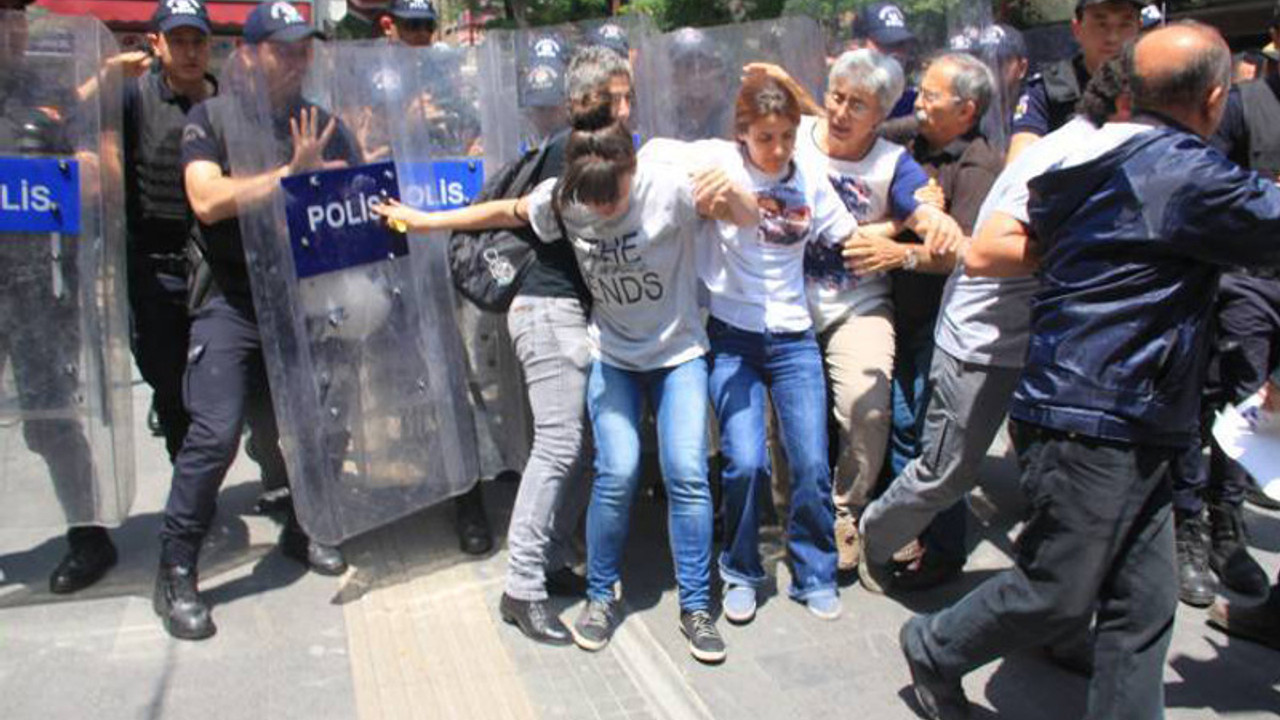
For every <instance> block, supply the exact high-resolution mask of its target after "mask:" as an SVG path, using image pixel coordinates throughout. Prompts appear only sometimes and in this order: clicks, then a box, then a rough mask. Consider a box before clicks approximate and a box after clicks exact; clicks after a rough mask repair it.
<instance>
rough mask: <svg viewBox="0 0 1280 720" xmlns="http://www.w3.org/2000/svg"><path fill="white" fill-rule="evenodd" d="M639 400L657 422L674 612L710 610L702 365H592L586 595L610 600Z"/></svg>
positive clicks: (633, 480) (626, 513)
mask: <svg viewBox="0 0 1280 720" xmlns="http://www.w3.org/2000/svg"><path fill="white" fill-rule="evenodd" d="M646 399H647V400H648V402H649V405H650V406H651V407H652V409H653V414H654V416H655V417H656V418H657V424H658V464H659V466H660V467H661V468H662V478H663V480H664V481H665V483H666V489H667V532H668V533H669V534H670V537H671V556H672V558H673V559H674V561H675V570H676V584H677V585H678V586H679V591H680V609H681V610H685V611H689V612H692V611H694V610H707V609H708V608H709V607H710V605H711V511H712V508H711V486H710V484H709V483H708V482H707V414H708V407H707V360H706V358H705V357H698V358H694V359H693V360H689V361H687V362H684V363H681V364H680V365H676V366H674V367H669V368H658V369H656V370H640V371H637V370H624V369H622V368H618V367H614V366H612V365H609V364H607V363H604V362H601V361H599V360H597V361H595V362H594V363H592V365H591V376H590V378H589V379H588V380H587V409H588V411H589V412H590V414H591V426H592V430H593V432H594V435H595V442H596V464H595V468H596V478H595V484H594V486H592V489H591V504H590V506H589V507H588V508H587V597H588V598H590V599H592V600H609V599H612V598H613V588H614V585H615V584H616V583H617V582H618V579H619V576H620V574H621V573H620V568H621V564H622V550H623V548H624V547H625V546H626V542H627V526H628V525H629V523H630V517H631V501H632V499H633V498H634V497H635V491H636V485H637V484H638V482H639V480H640V421H641V419H642V418H643V417H644V415H643V413H644V406H645V401H646Z"/></svg>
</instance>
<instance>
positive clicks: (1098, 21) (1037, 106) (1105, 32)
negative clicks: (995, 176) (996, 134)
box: [1009, 0, 1147, 162]
mask: <svg viewBox="0 0 1280 720" xmlns="http://www.w3.org/2000/svg"><path fill="white" fill-rule="evenodd" d="M1146 4H1147V2H1146V0H1076V13H1075V17H1074V18H1072V20H1071V34H1072V35H1074V36H1075V39H1076V42H1078V43H1079V44H1080V53H1079V54H1078V55H1076V56H1075V57H1073V58H1071V59H1070V60H1063V61H1061V62H1057V63H1053V64H1051V65H1048V66H1047V67H1045V68H1044V71H1043V72H1041V73H1040V74H1039V75H1036V76H1035V77H1033V78H1031V80H1030V81H1029V82H1028V83H1027V89H1026V92H1024V93H1023V94H1022V96H1021V97H1020V98H1018V104H1017V106H1016V107H1015V108H1014V112H1013V136H1012V137H1010V139H1009V161H1010V162H1012V161H1013V159H1014V158H1016V157H1018V154H1019V153H1021V152H1022V151H1023V150H1025V149H1026V148H1027V146H1028V145H1030V144H1031V143H1033V142H1035V141H1036V139H1038V138H1040V137H1041V136H1043V135H1047V134H1048V133H1050V132H1052V131H1054V130H1057V129H1058V128H1060V127H1062V126H1063V125H1064V124H1065V123H1066V122H1067V121H1068V120H1070V119H1071V116H1072V115H1073V114H1074V113H1075V106H1076V102H1077V101H1079V100H1080V92H1081V90H1082V89H1083V88H1084V86H1085V85H1088V84H1089V78H1090V77H1092V76H1093V74H1094V73H1095V72H1097V71H1098V68H1099V67H1101V66H1102V63H1104V62H1106V61H1108V60H1110V59H1111V58H1113V57H1115V56H1116V55H1117V54H1119V52H1120V49H1121V48H1123V47H1124V44H1125V43H1127V42H1129V41H1130V40H1132V39H1134V38H1135V37H1137V36H1138V33H1139V32H1140V31H1141V30H1142V16H1141V12H1142V8H1143V7H1144V6H1146Z"/></svg>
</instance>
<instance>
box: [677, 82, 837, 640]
mask: <svg viewBox="0 0 1280 720" xmlns="http://www.w3.org/2000/svg"><path fill="white" fill-rule="evenodd" d="M800 115H801V101H800V98H799V97H798V95H797V93H796V92H795V90H794V89H793V88H792V86H791V84H790V83H788V82H784V81H780V80H777V79H774V78H771V77H769V76H767V75H766V74H765V73H759V72H749V73H748V74H747V76H746V78H745V79H744V81H743V85H742V89H741V90H740V92H739V94H738V98H737V101H736V105H735V116H734V127H735V132H736V133H737V142H729V141H725V140H704V141H700V142H698V143H694V145H693V150H694V152H693V153H692V155H691V157H696V158H697V159H698V161H699V162H703V163H705V162H710V163H712V164H714V165H715V166H716V167H717V168H718V170H716V171H715V172H714V173H713V175H714V181H713V182H711V183H710V185H711V186H712V187H715V188H723V189H724V193H725V194H724V196H723V197H721V196H713V198H712V200H711V201H712V202H715V201H717V200H724V201H727V196H728V194H729V193H731V192H736V188H738V187H742V188H746V189H747V191H748V192H749V193H750V194H751V195H753V196H754V201H755V202H756V204H757V206H758V212H759V215H760V220H759V222H758V223H756V224H753V225H743V226H735V225H730V224H728V223H723V222H720V223H708V224H706V225H704V234H705V235H706V237H704V239H703V240H702V241H700V243H699V271H700V274H701V276H702V279H703V282H704V283H705V284H706V286H707V289H708V290H709V291H710V311H711V319H710V321H709V322H708V326H707V332H708V335H709V339H710V342H711V376H710V389H711V397H712V402H713V404H714V405H715V411H716V415H717V419H718V420H719V425H720V442H721V451H722V453H723V455H724V457H725V460H726V464H725V467H724V468H723V472H722V482H723V485H724V488H723V490H724V512H725V548H724V550H723V552H722V553H721V555H720V575H721V577H722V578H723V579H724V581H725V584H726V591H725V597H724V613H725V617H727V618H728V619H729V620H730V621H732V622H738V623H745V622H749V621H750V620H751V619H752V618H753V617H754V616H755V611H756V594H757V589H758V588H759V587H760V585H761V584H763V582H764V580H765V570H764V567H763V564H762V562H761V558H760V549H759V516H758V512H759V507H760V503H761V501H762V498H761V495H762V494H764V495H765V496H766V497H767V493H768V492H769V481H770V472H769V457H768V449H767V441H766V430H765V413H766V411H767V410H766V408H767V404H766V395H767V396H768V397H769V398H771V399H772V401H773V407H774V409H775V412H776V415H777V420H778V430H779V434H780V437H781V440H782V446H783V449H784V451H785V453H786V457H787V461H788V464H789V465H790V467H791V471H792V474H793V482H792V485H791V502H790V516H789V518H788V520H787V538H788V554H789V558H790V565H791V587H790V589H789V594H790V596H791V597H792V598H793V599H795V600H797V601H799V602H802V603H804V604H805V605H806V606H807V607H808V609H809V610H810V611H811V612H812V613H813V614H814V615H816V616H818V617H820V618H823V619H835V618H836V617H838V616H839V614H840V598H839V595H838V593H837V590H836V549H835V539H834V535H833V526H834V508H833V505H832V501H831V472H830V468H829V467H828V464H827V426H826V407H827V390H826V383H825V382H824V378H823V369H822V357H821V355H820V353H819V350H818V343H817V340H816V338H815V335H814V329H813V323H812V321H811V320H810V317H809V308H808V305H807V301H806V299H805V287H804V254H805V247H806V245H807V244H808V243H811V242H814V241H819V240H821V241H829V242H833V243H841V242H843V241H844V240H845V239H846V238H847V237H849V236H851V235H853V233H854V232H855V230H856V229H857V227H858V223H857V220H856V219H855V218H854V217H853V216H852V215H851V214H850V213H849V212H848V211H847V210H846V209H845V207H844V205H843V204H842V203H841V202H840V199H839V197H838V196H837V195H836V193H835V191H834V190H833V189H832V188H831V185H830V183H828V182H827V180H826V177H825V176H824V175H823V174H822V173H815V172H813V171H812V169H810V168H805V167H803V166H801V165H799V164H797V163H796V162H795V160H794V158H793V154H794V150H795V143H796V130H797V127H798V125H799V123H800Z"/></svg>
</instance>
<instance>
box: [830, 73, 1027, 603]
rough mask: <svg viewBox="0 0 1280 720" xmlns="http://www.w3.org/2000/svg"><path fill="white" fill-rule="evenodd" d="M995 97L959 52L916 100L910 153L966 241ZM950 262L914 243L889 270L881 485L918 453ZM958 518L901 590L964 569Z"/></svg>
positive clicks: (947, 517) (991, 166)
mask: <svg viewBox="0 0 1280 720" xmlns="http://www.w3.org/2000/svg"><path fill="white" fill-rule="evenodd" d="M994 90H995V79H994V77H993V75H992V73H991V70H990V69H989V68H988V67H987V66H986V65H985V64H984V63H983V62H982V61H981V60H978V59H977V58H975V57H973V56H972V55H969V54H966V53H948V54H945V55H941V56H939V57H937V58H935V59H934V60H933V62H931V63H930V64H929V67H928V68H927V69H926V70H925V74H924V77H923V78H922V79H921V82H920V95H919V96H918V97H917V98H916V115H917V118H918V120H919V130H918V131H917V135H916V137H915V139H914V140H912V141H911V144H910V151H911V154H912V156H913V157H914V158H915V159H916V161H917V162H919V163H920V165H921V166H922V167H923V168H924V170H925V172H926V173H928V174H929V177H930V178H931V180H932V181H933V182H934V183H936V184H937V185H938V186H940V187H941V190H942V194H943V196H944V197H945V199H946V208H945V209H946V211H947V214H949V215H950V216H951V217H952V218H953V219H954V220H955V221H956V223H957V224H959V226H960V229H961V230H962V231H963V232H964V234H965V235H966V236H967V235H970V234H972V232H973V228H974V221H975V220H976V219H977V217H978V208H979V207H980V206H981V205H982V201H983V199H984V198H986V196H987V191H988V190H990V189H991V185H992V183H994V182H995V179H996V175H997V174H999V172H1000V167H1001V164H1002V159H1001V157H1000V155H999V153H998V152H997V151H996V150H995V149H994V148H993V147H992V146H991V145H990V144H989V143H988V142H987V140H986V138H985V137H983V135H982V132H981V130H980V129H979V124H980V122H981V120H982V116H983V114H984V113H985V112H986V111H987V107H988V106H989V105H990V103H991V101H992V98H993V96H994ZM881 252H883V250H881V249H880V248H878V247H877V246H875V245H873V244H869V243H868V244H866V245H858V244H851V245H850V246H847V247H846V250H845V255H846V257H847V259H848V260H849V261H850V262H851V263H852V264H853V265H854V266H855V267H857V268H860V270H863V271H865V270H874V269H877V267H876V266H875V265H874V264H868V263H867V262H866V258H867V256H869V255H875V254H877V253H881ZM926 254H927V255H926ZM926 259H927V260H928V262H924V261H925V260H926ZM955 259H956V257H955V254H954V251H953V250H952V251H950V252H939V249H938V248H926V247H925V246H923V245H922V246H919V250H909V251H908V252H907V257H906V260H905V262H903V263H902V264H901V267H898V266H896V265H891V266H889V267H897V268H898V269H895V270H894V271H893V328H894V337H895V344H896V347H895V353H894V363H893V376H892V390H891V392H892V400H891V406H892V409H893V419H892V423H891V429H890V435H889V458H888V459H889V462H887V463H885V465H884V467H883V474H884V477H885V479H886V480H892V479H893V478H894V477H896V476H898V475H899V474H900V473H902V471H903V470H904V469H905V468H906V467H907V464H908V463H909V462H911V460H912V459H914V458H916V457H918V456H919V455H920V432H921V427H922V425H923V423H924V410H925V407H926V406H927V405H928V402H929V392H930V383H929V366H930V364H931V362H932V357H933V326H934V324H935V323H936V320H937V317H938V308H939V307H940V305H941V302H942V291H943V287H944V286H945V284H946V280H947V274H948V273H950V272H951V270H952V269H953V268H954V267H955ZM921 270H924V271H925V272H920V271H921ZM964 512H965V510H964V508H963V507H962V506H956V508H955V509H954V510H949V511H948V512H947V513H946V514H944V515H943V516H940V518H939V520H938V523H939V524H938V525H937V526H936V528H935V529H934V530H932V531H931V532H930V537H929V538H927V539H926V550H925V553H924V555H922V556H921V557H919V558H918V559H917V561H916V562H915V563H914V566H913V567H912V568H909V569H907V570H906V571H904V574H903V575H902V576H901V577H900V578H899V581H900V583H901V584H902V586H903V587H904V588H905V587H925V586H929V585H934V584H937V583H938V582H941V581H943V580H945V579H947V578H948V577H952V576H954V575H956V574H958V573H959V572H960V568H961V567H962V566H963V565H964V551H963V547H964V515H963V513H964ZM957 536H958V538H959V539H958V540H957V539H956V537H957Z"/></svg>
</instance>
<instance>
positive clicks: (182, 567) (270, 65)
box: [154, 2, 360, 640]
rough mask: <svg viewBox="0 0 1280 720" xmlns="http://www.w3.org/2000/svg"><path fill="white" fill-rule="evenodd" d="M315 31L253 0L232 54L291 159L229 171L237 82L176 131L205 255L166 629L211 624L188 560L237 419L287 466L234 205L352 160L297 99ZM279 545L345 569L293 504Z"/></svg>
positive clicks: (329, 125) (170, 513)
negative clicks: (259, 92)
mask: <svg viewBox="0 0 1280 720" xmlns="http://www.w3.org/2000/svg"><path fill="white" fill-rule="evenodd" d="M316 35H317V32H316V31H315V29H314V28H312V27H311V26H310V25H309V24H308V23H307V22H306V21H305V20H304V19H303V18H302V15H301V14H300V13H299V12H298V11H297V9H296V8H294V7H293V6H292V5H289V4H288V3H285V2H266V3H262V4H261V5H259V6H257V7H256V8H254V10H253V12H252V13H250V15H249V18H248V19H247V21H246V22H245V32H244V39H245V44H246V47H245V48H244V49H243V50H242V51H241V55H239V56H238V58H239V61H240V62H243V63H244V64H245V65H246V66H247V67H245V68H238V69H237V70H238V71H242V72H248V73H252V74H257V75H259V76H260V77H262V78H265V79H267V80H268V81H269V82H268V83H266V84H267V85H268V86H269V87H268V94H269V95H270V102H271V106H272V108H273V110H274V112H275V113H277V116H276V117H275V118H274V120H275V122H276V123H277V127H276V131H277V132H278V133H281V134H283V133H286V132H288V133H291V135H292V139H293V143H292V147H293V154H292V157H283V158H279V162H280V165H279V167H278V168H276V169H275V170H272V171H271V172H267V173H262V174H260V175H255V176H250V177H244V176H234V175H232V172H231V158H230V152H229V149H228V147H227V141H226V138H227V132H228V130H229V128H228V127H227V125H228V124H229V123H231V122H235V121H237V119H240V118H243V116H244V114H245V111H244V110H243V105H242V103H245V102H251V100H248V101H247V100H246V98H244V97H242V96H241V95H240V94H239V93H240V92H244V90H243V89H242V88H239V87H237V88H233V89H232V92H229V93H227V94H224V95H219V96H217V97H214V98H210V99H209V100H206V101H204V102H203V103H200V104H199V105H197V106H195V107H194V108H193V109H192V110H191V113H190V114H189V115H188V116H187V124H186V127H185V128H184V129H183V132H182V168H183V180H184V184H185V187H186V191H187V199H188V200H189V201H190V203H191V208H192V210H193V212H194V214H195V217H196V220H197V222H198V224H199V239H198V245H199V246H200V251H201V253H202V255H203V261H202V263H201V265H200V266H199V267H198V268H197V269H196V271H195V273H194V275H195V277H194V279H193V285H194V287H195V290H194V291H193V295H195V296H196V297H195V298H194V299H193V302H192V304H193V306H194V308H195V309H194V312H193V320H192V325H191V349H190V352H189V353H188V363H187V374H186V388H187V395H186V400H187V410H188V412H189V413H190V414H191V428H190V430H188V432H187V437H186V439H185V441H184V442H183V444H182V449H181V450H180V451H179V452H178V457H177V458H176V459H175V460H174V470H173V485H172V488H171V489H170V491H169V500H168V502H167V503H166V504H165V511H164V522H163V525H162V527H161V531H160V542H161V547H160V570H159V573H158V574H157V577H156V588H155V596H154V605H155V610H156V613H157V614H159V615H160V617H161V619H162V620H163V621H164V625H165V629H166V630H168V631H169V634H170V635H172V636H174V637H176V638H180V639H184V640H200V639H204V638H207V637H210V636H212V635H213V634H214V632H215V627H214V624H213V619H212V617H211V616H210V614H209V607H208V606H207V605H206V604H205V603H204V601H203V600H202V599H201V598H200V595H199V592H198V588H197V574H196V562H197V559H198V557H199V554H200V545H201V542H202V541H203V540H204V537H205V535H206V534H207V533H208V531H209V526H210V523H211V522H212V520H213V515H214V511H215V510H216V507H217V497H218V488H219V487H220V486H221V485H222V481H223V479H224V478H225V477H226V473H227V469H228V468H229V467H230V466H231V462H232V460H234V459H235V455H236V450H237V447H238V445H239V442H240V429H241V427H242V426H243V424H244V422H245V420H246V417H247V419H248V420H249V421H250V424H251V425H253V426H254V434H255V436H256V437H258V438H259V439H260V452H262V453H268V454H270V455H272V456H273V457H275V460H274V463H275V464H277V465H278V466H279V467H280V468H283V467H284V460H283V458H281V457H279V452H280V450H279V443H278V442H277V439H276V438H277V430H276V423H275V415H274V413H273V412H272V409H271V407H270V402H271V401H270V390H269V388H268V385H267V377H266V370H265V368H264V365H263V359H262V338H261V336H260V335H259V331H258V322H257V316H256V315H255V313H254V308H253V298H252V296H251V294H250V288H249V272H248V268H247V267H246V258H245V252H244V246H243V241H242V237H241V233H240V222H239V213H240V208H241V207H244V206H247V205H252V204H253V203H255V202H263V201H264V200H265V199H267V198H268V197H270V196H271V194H272V193H273V192H275V191H276V190H277V188H278V187H279V183H280V180H281V178H284V177H287V176H289V175H295V174H297V173H299V172H305V171H308V170H314V169H317V168H321V167H333V166H335V165H337V164H358V163H359V161H360V157H359V152H358V151H357V150H356V149H355V147H354V145H353V143H352V142H351V140H350V139H349V138H348V136H347V134H346V132H345V130H343V129H342V128H341V127H340V126H339V125H338V122H337V120H336V119H333V118H329V117H328V116H327V114H326V113H325V112H324V111H323V110H321V109H320V108H318V107H315V106H313V105H311V104H310V103H308V102H306V101H305V100H303V99H302V81H303V79H304V78H305V76H306V68H307V65H308V64H309V63H310V60H311V39H312V38H313V37H315V36H316ZM246 84H247V85H249V86H252V85H253V83H246ZM294 112H296V114H292V113H294ZM287 144H288V143H286V145H287ZM280 545H281V549H282V550H283V551H284V553H285V554H286V555H288V556H289V557H292V558H294V559H296V560H298V561H300V562H303V563H307V564H309V565H310V566H311V568H312V569H313V570H316V571H317V572H321V573H324V574H331V575H336V574H341V573H342V572H343V571H344V570H345V569H346V563H345V561H344V560H343V558H342V554H341V552H340V551H339V550H338V549H337V548H333V547H327V546H323V545H319V544H317V543H313V542H310V541H309V540H308V538H307V536H306V535H305V534H304V533H303V531H302V528H301V526H299V525H298V521H297V519H296V518H295V517H293V515H292V513H290V516H289V519H288V522H287V524H286V525H285V528H284V531H283V532H282V533H281V535H280Z"/></svg>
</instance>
